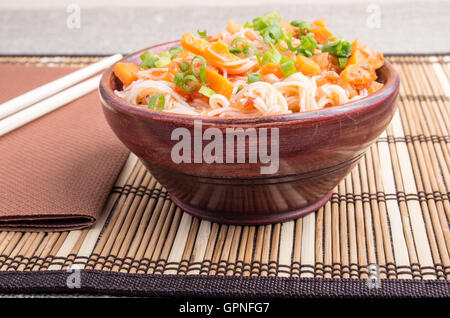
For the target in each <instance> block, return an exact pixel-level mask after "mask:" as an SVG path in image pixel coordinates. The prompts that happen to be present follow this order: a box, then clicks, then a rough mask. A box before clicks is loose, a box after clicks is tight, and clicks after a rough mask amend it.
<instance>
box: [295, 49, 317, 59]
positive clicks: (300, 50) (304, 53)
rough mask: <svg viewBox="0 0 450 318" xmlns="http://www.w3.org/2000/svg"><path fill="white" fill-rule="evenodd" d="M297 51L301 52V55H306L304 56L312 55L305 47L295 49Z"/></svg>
mask: <svg viewBox="0 0 450 318" xmlns="http://www.w3.org/2000/svg"><path fill="white" fill-rule="evenodd" d="M297 53H298V54H301V55H303V56H306V57H311V56H313V55H314V54H313V53H312V52H311V51H308V50H305V49H303V48H300V49H299V50H298V51H297Z"/></svg>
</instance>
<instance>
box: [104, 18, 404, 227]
mask: <svg viewBox="0 0 450 318" xmlns="http://www.w3.org/2000/svg"><path fill="white" fill-rule="evenodd" d="M264 23H265V24H266V25H267V30H266V31H263V32H262V33H261V32H260V31H261V30H263V29H264ZM272 25H273V26H272ZM305 28H306V31H303V30H305ZM289 29H290V30H289ZM295 29H297V31H295ZM309 29H310V30H311V32H309ZM277 30H278V31H280V30H281V31H280V32H277ZM235 31H236V32H241V33H237V35H235V34H236V33H233V32H235ZM295 32H297V34H296V33H295ZM299 32H300V33H302V34H303V33H305V34H303V35H301V34H300V35H299V34H298V33H299ZM310 33H311V34H312V35H311V34H310ZM250 34H253V35H254V37H252V36H251V35H250ZM279 34H281V37H283V35H286V37H287V39H288V40H287V42H286V41H283V40H280V39H281V38H280V39H278V40H277V38H278V37H279ZM289 34H291V36H289ZM227 35H235V36H236V38H242V39H241V40H235V38H233V39H232V40H231V42H229V40H227V37H226V36H227ZM186 36H187V37H188V38H191V39H195V40H196V41H197V40H199V43H200V47H202V45H206V46H205V47H203V49H202V50H199V51H193V52H191V51H189V50H186V49H185V47H188V46H186V44H185V43H184V41H185V40H186V39H182V40H181V42H180V41H173V42H168V43H162V44H158V45H155V46H153V47H150V48H144V49H142V50H140V51H137V52H134V53H132V54H130V55H128V56H126V57H124V58H123V59H122V60H121V61H120V62H119V63H117V64H116V65H115V66H113V67H110V68H109V69H108V70H106V71H105V73H104V74H103V76H102V79H101V82H100V87H99V92H100V99H101V102H102V105H103V111H104V113H105V117H106V119H107V121H108V124H109V125H110V127H111V128H112V130H113V131H114V133H115V134H116V135H117V136H118V138H119V139H120V140H121V141H122V142H123V143H124V144H125V145H126V146H127V147H128V148H129V149H130V150H131V151H132V152H133V153H135V154H136V155H137V156H138V157H139V158H140V160H141V161H142V162H143V163H144V165H145V166H146V167H147V168H148V169H149V171H150V172H151V174H152V175H153V176H154V177H155V178H156V179H157V180H158V181H159V182H160V183H161V184H162V185H163V186H164V188H165V189H167V191H168V193H169V195H170V199H171V200H172V201H173V202H174V203H175V204H176V205H177V206H179V207H180V208H182V209H183V210H184V211H186V212H189V213H191V214H193V215H195V216H198V217H201V218H204V219H208V220H212V221H216V222H221V223H232V224H239V225H242V224H264V223H274V222H281V221H285V220H289V219H293V218H296V217H299V216H301V215H304V214H306V213H309V212H312V211H314V210H316V209H318V208H319V207H320V206H322V205H323V204H325V203H326V202H327V201H328V199H329V198H330V196H331V193H332V191H333V188H334V187H335V186H336V185H337V184H338V183H339V182H340V181H341V180H342V179H343V178H344V177H345V176H346V175H347V174H348V173H349V172H350V171H351V169H352V168H353V167H355V165H356V164H357V163H358V161H359V160H360V159H361V158H362V157H363V155H364V153H365V151H366V149H367V148H368V147H369V146H370V145H371V144H372V143H373V142H374V141H375V140H376V138H377V137H378V136H379V135H380V134H381V133H382V132H383V130H384V129H385V128H386V127H387V125H388V124H389V122H390V121H391V118H392V116H393V115H394V113H395V110H396V104H395V100H396V97H397V95H398V90H399V77H398V74H397V72H396V71H395V69H394V68H393V67H392V65H391V64H390V63H389V62H388V61H385V60H383V56H382V55H381V54H380V53H376V52H374V51H373V50H371V49H369V48H368V47H367V46H364V45H362V44H361V43H360V42H359V41H355V42H353V44H351V45H350V43H348V42H345V41H342V40H341V39H336V38H335V36H333V35H330V32H329V31H328V30H327V29H326V27H325V24H324V22H323V21H316V22H313V23H311V25H310V26H308V24H306V23H303V22H299V21H293V22H285V21H283V20H281V19H279V17H278V16H277V15H274V14H269V15H266V16H264V17H260V18H257V19H254V20H253V21H252V24H245V25H243V26H239V25H237V24H236V23H235V22H230V23H229V25H228V27H227V31H223V32H221V33H219V34H218V35H215V36H211V37H209V36H207V35H205V32H202V31H200V32H199V35H198V36H195V37H194V36H193V35H185V36H184V37H186ZM330 37H331V38H330ZM312 38H314V41H315V42H317V45H316V46H315V47H314V50H313V52H312V51H310V50H308V49H307V47H306V46H307V45H306V43H309V42H305V41H311V42H312ZM258 39H259V42H258ZM261 39H262V41H261ZM295 39H296V40H295ZM333 39H336V41H332V40H333ZM244 40H245V41H244ZM302 40H303V41H304V43H303V45H302V43H301V42H302ZM227 41H228V42H227ZM233 41H234V42H233ZM299 41H300V42H299ZM232 42H233V43H232ZM267 42H268V43H267ZM334 42H337V43H334ZM183 43H184V44H183ZM195 43H197V42H195ZM214 43H219V44H214ZM222 43H223V44H222ZM227 43H230V45H228V44H227ZM231 43H232V45H231ZM257 43H259V45H260V46H257ZM289 43H290V46H289ZM312 43H314V42H312ZM322 43H324V44H322ZM339 43H340V44H339ZM224 44H225V46H224ZM327 44H328V45H327ZM183 45H184V46H183ZM210 45H217V46H218V47H219V48H220V47H221V46H222V48H224V49H223V52H225V53H224V54H225V55H226V56H228V57H229V58H230V59H235V60H236V61H237V62H236V63H235V64H232V63H231V64H227V68H219V66H218V64H217V63H218V62H217V61H218V60H216V59H214V58H210V56H209V55H208V53H205V52H209V53H211V52H210ZM266 45H268V47H266V49H264V47H265V46H266ZM251 46H254V47H255V50H253V49H252V48H251ZM349 46H350V55H349V53H348V52H349V51H348V50H349V49H348V47H349ZM214 47H215V46H214ZM286 47H287V48H288V49H289V50H288V49H286ZM327 47H328V48H327ZM291 48H292V49H294V50H292V49H291ZM225 49H226V50H225ZM191 50H194V49H191ZM275 51H277V52H278V53H279V54H280V55H281V58H280V60H279V61H278V58H277V57H276V56H278V55H277V53H275ZM322 51H324V52H322ZM212 52H215V51H214V50H213V51H212ZM219 52H222V51H220V50H219ZM266 52H272V53H268V54H266ZM200 53H202V54H203V55H202V54H200ZM323 53H327V54H323ZM258 54H259V56H258ZM219 55H220V54H219ZM246 55H249V56H246ZM255 55H256V56H255ZM272 55H275V57H273V56H272ZM289 55H291V56H292V59H293V60H294V62H297V59H302V60H303V59H307V60H306V61H307V63H308V65H310V64H311V65H314V64H312V63H311V62H310V61H313V62H314V63H316V64H317V65H319V69H320V74H319V75H314V74H316V73H313V74H310V73H308V72H310V70H309V69H308V68H303V64H297V63H294V66H295V67H294V68H295V70H294V68H292V63H291V62H292V60H291V59H286V58H283V56H287V57H289ZM340 55H342V56H340ZM347 55H349V56H347ZM183 56H184V57H183ZM220 56H221V55H220ZM231 56H235V57H231ZM264 56H266V58H264ZM271 56H272V57H271ZM299 56H301V57H299ZM315 56H318V57H315ZM325 57H326V59H325ZM272 58H274V60H272ZM183 59H184V60H183ZM282 59H283V62H282V61H281V60H282ZM241 60H244V61H247V62H248V61H250V62H252V63H254V61H256V64H255V63H254V65H253V66H252V67H251V68H249V66H248V65H247V64H242V65H241V64H238V63H242V62H241ZM267 61H269V62H267ZM276 61H278V62H277V63H274V62H276ZM183 62H186V63H183ZM265 62H267V63H265ZM280 62H282V63H280ZM167 63H168V64H167ZM236 65H241V66H242V69H246V68H249V69H248V70H246V71H245V72H243V73H239V72H241V71H242V69H240V68H237V66H236ZM266 65H269V66H270V67H269V66H266ZM298 65H300V66H298ZM352 65H353V66H352ZM232 66H234V67H232ZM264 67H266V68H268V69H269V70H270V72H269V71H267V73H265V72H262V70H263V69H264ZM297 67H298V69H297ZM272 68H273V69H274V70H273V71H272ZM347 68H348V70H349V71H347V73H346V71H345V70H346V69H347ZM280 69H281V72H280ZM352 69H354V70H355V72H350V71H352ZM363 70H364V71H363ZM235 72H238V74H233V73H235ZM261 72H262V73H263V74H261ZM317 72H318V71H317ZM205 73H206V79H205ZM291 73H292V74H291ZM211 74H212V77H211ZM306 74H310V75H306ZM327 74H328V75H327ZM330 74H333V75H330ZM346 74H347V75H346ZM367 74H369V75H367ZM323 75H325V76H323ZM350 75H351V76H350ZM327 76H328V77H327ZM330 78H334V79H335V82H324V80H327V81H330ZM297 79H303V81H300V80H298V83H297V82H295V81H296V80H297ZM239 80H240V84H239V82H238V81H239ZM228 82H229V83H231V85H229V84H228ZM288 82H295V83H296V85H292V86H291V84H288ZM143 83H145V84H143ZM284 84H287V85H286V87H284V88H283V89H284V90H283V89H281V87H282V86H283V85H284ZM308 85H309V86H308ZM314 85H315V86H314ZM262 86H263V88H261V87H262ZM267 87H270V88H267ZM311 87H313V89H311ZM256 88H258V89H256ZM266 88H267V90H266ZM279 89H280V90H279ZM211 91H212V92H213V93H211ZM274 91H276V92H274ZM244 93H245V94H244ZM239 94H241V95H239ZM239 96H240V97H242V98H241V99H240V98H239ZM274 96H275V97H276V98H275V97H274ZM341 98H342V99H341ZM214 99H217V100H216V102H217V103H216V104H214V103H211V102H212V100H213V101H214ZM282 100H284V101H285V103H286V104H287V108H282V107H280V105H281V104H280V103H283V102H282ZM219 101H221V102H223V103H226V102H228V103H229V105H228V104H221V103H219ZM227 105H228V106H227ZM319 106H320V107H319ZM199 122H200V125H198V123H199ZM199 127H200V128H199ZM229 130H232V131H234V132H236V131H237V130H241V132H242V133H243V134H244V138H241V142H242V143H241V145H243V146H244V147H242V148H239V146H237V144H238V143H239V139H238V138H236V142H235V143H234V146H235V147H234V148H232V147H231V148H230V149H232V151H231V152H228V151H225V152H226V155H225V154H224V156H223V157H222V158H224V159H226V160H228V159H227V158H228V156H227V155H228V154H231V156H230V157H231V159H233V160H234V159H237V160H235V161H231V162H228V161H225V160H222V161H220V160H213V161H210V160H209V159H211V158H210V157H208V158H209V159H208V160H206V159H207V158H206V157H205V156H204V154H205V153H207V152H208V151H206V150H207V149H208V150H211V149H212V148H211V144H212V143H213V140H212V139H214V142H215V143H216V144H217V145H220V144H221V143H222V145H223V149H228V145H227V144H226V141H225V140H228V138H226V137H228V135H227V133H228V131H229ZM255 130H256V131H257V132H258V137H259V136H261V132H267V134H266V138H265V139H264V138H263V139H260V138H259V139H257V140H256V142H255V143H252V142H251V141H250V137H248V136H245V135H246V134H247V135H250V133H251V132H254V131H255ZM177 132H182V133H180V134H177ZM208 132H214V133H212V134H209V135H208ZM174 133H175V136H174ZM273 133H275V135H276V136H277V138H274V139H273V138H272V136H273ZM269 135H270V138H269ZM181 136H187V137H192V138H191V139H186V140H189V142H188V143H187V144H186V148H183V151H180V152H179V154H180V155H181V154H182V157H185V154H186V153H187V155H186V157H185V158H186V159H187V160H178V159H179V158H180V157H178V158H177V159H176V160H174V157H173V156H172V155H173V152H174V149H175V148H177V145H180V144H181V142H182V141H183V142H184V141H185V140H184V138H183V140H182V141H181V139H177V137H181ZM197 136H199V138H197ZM216 136H217V137H218V139H216ZM174 137H175V138H174ZM247 137H248V138H247ZM233 139H234V137H233ZM217 140H221V143H220V142H218V141H217ZM274 145H275V147H274ZM255 148H256V149H258V151H260V149H261V148H263V149H265V150H266V151H265V152H262V153H261V152H259V153H258V155H261V154H265V155H266V159H267V157H269V158H272V159H275V157H276V158H278V159H277V160H273V161H272V162H274V163H276V165H274V166H275V167H276V169H273V170H272V171H270V173H268V174H266V173H263V172H262V168H264V167H266V168H267V166H268V163H267V161H264V160H256V162H254V161H252V158H251V152H250V150H251V149H253V150H254V149H255ZM196 149H200V152H199V153H197V154H199V156H198V157H196V155H195V153H196V151H195V150H196ZM215 149H217V148H215ZM268 149H270V156H267V155H268ZM273 149H275V150H276V155H277V156H273V154H274V152H273V151H272V150H273ZM184 150H187V151H186V153H185V152H184ZM191 150H192V151H191ZM241 150H243V151H244V153H242V152H241ZM210 153H211V154H212V151H211V152H210ZM216 154H217V153H216ZM202 155H203V156H202ZM240 155H242V156H241V159H243V160H242V161H239V156H240ZM215 158H216V159H217V158H220V156H215ZM255 158H256V156H255ZM255 158H253V159H255ZM257 158H258V159H260V156H258V157H257ZM362 177H364V176H362Z"/></svg>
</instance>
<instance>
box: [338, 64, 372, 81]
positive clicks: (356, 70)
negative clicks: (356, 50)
mask: <svg viewBox="0 0 450 318" xmlns="http://www.w3.org/2000/svg"><path fill="white" fill-rule="evenodd" d="M340 76H341V78H342V79H343V80H344V81H345V82H347V83H350V84H352V85H355V86H368V85H370V83H371V82H372V81H373V80H374V79H375V78H374V76H375V77H376V75H375V74H374V73H371V72H369V71H368V70H365V69H364V68H362V67H361V66H360V65H357V64H351V65H347V67H346V68H345V69H344V70H343V71H342V73H341V75H340Z"/></svg>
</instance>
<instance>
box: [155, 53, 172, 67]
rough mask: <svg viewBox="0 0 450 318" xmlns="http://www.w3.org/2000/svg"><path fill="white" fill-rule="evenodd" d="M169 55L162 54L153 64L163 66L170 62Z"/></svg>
mask: <svg viewBox="0 0 450 318" xmlns="http://www.w3.org/2000/svg"><path fill="white" fill-rule="evenodd" d="M170 61H171V59H170V57H168V56H166V55H163V56H161V57H160V58H159V59H158V60H157V61H156V62H155V66H156V67H164V66H167V65H169V64H170Z"/></svg>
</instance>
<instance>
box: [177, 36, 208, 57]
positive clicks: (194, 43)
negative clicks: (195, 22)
mask: <svg viewBox="0 0 450 318" xmlns="http://www.w3.org/2000/svg"><path fill="white" fill-rule="evenodd" d="M181 46H182V47H183V48H184V49H185V50H186V51H190V52H192V53H194V54H198V55H203V54H204V52H205V51H206V49H207V48H208V46H209V43H208V41H205V40H203V39H202V38H199V37H196V36H194V35H192V34H190V33H185V34H183V36H182V37H181Z"/></svg>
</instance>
